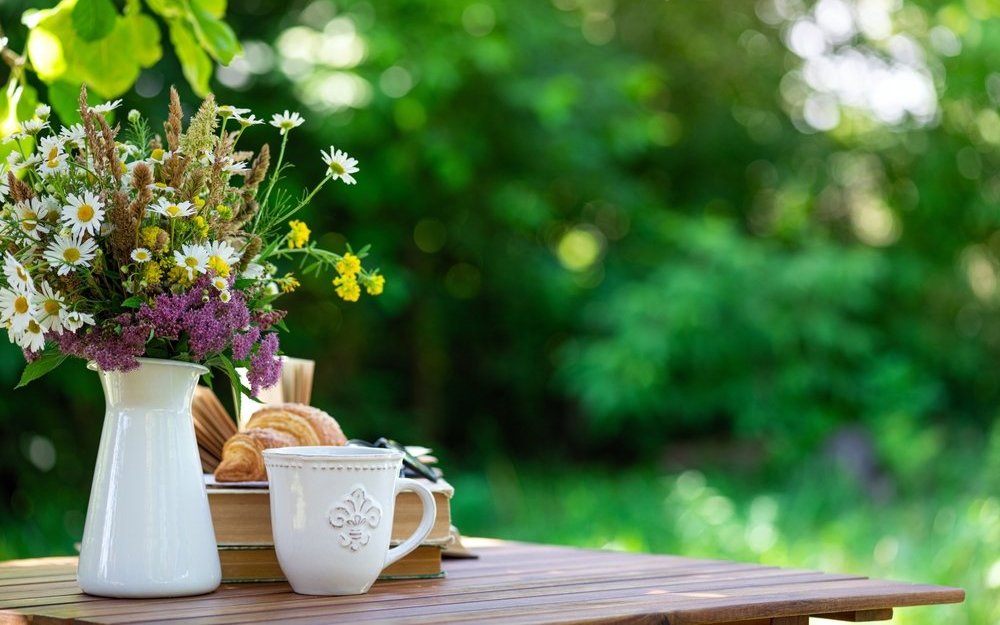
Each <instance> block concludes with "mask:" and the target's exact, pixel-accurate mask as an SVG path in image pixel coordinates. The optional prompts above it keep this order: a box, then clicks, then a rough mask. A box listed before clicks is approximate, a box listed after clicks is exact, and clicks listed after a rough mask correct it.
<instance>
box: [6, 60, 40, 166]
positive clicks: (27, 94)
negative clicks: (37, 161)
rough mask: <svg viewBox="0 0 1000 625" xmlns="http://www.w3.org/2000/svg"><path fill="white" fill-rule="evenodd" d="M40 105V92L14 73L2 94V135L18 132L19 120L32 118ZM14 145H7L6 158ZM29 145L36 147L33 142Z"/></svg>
mask: <svg viewBox="0 0 1000 625" xmlns="http://www.w3.org/2000/svg"><path fill="white" fill-rule="evenodd" d="M36 106H38V94H37V93H36V92H35V90H34V88H32V87H31V86H30V85H25V84H22V83H21V81H19V80H18V79H17V78H16V77H15V76H14V75H11V77H10V79H9V80H8V81H7V84H6V86H5V87H4V90H3V93H2V94H0V137H6V136H7V135H10V134H12V133H14V132H17V129H18V127H19V122H20V121H22V120H25V119H31V117H32V116H33V115H34V114H35V107H36ZM14 147H16V146H15V145H14V144H13V143H10V144H7V145H5V148H4V149H6V152H5V153H4V154H3V156H4V158H6V156H7V154H9V153H10V152H11V151H12V150H13V149H14ZM29 147H32V148H33V147H34V143H33V142H32V143H31V144H30V146H29Z"/></svg>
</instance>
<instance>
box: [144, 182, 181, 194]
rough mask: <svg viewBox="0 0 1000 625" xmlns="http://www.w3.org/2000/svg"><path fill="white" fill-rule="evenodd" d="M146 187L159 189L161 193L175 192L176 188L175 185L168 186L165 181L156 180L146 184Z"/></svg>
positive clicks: (154, 189)
mask: <svg viewBox="0 0 1000 625" xmlns="http://www.w3.org/2000/svg"><path fill="white" fill-rule="evenodd" d="M146 188H147V189H149V190H150V191H157V192H159V193H173V192H174V191H175V190H176V189H174V188H173V187H171V186H168V185H167V183H165V182H154V183H152V184H148V185H146Z"/></svg>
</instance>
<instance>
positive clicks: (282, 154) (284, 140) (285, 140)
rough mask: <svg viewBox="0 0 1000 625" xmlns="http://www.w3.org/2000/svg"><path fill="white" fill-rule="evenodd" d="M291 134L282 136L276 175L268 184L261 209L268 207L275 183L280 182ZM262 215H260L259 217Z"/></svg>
mask: <svg viewBox="0 0 1000 625" xmlns="http://www.w3.org/2000/svg"><path fill="white" fill-rule="evenodd" d="M289 134H290V133H287V132H286V133H285V134H284V135H282V136H281V149H280V150H278V164H277V165H275V166H274V173H273V174H271V180H270V181H269V182H268V184H267V191H265V192H264V199H263V200H262V201H261V203H260V205H261V207H264V206H267V200H268V198H270V197H271V189H273V188H274V185H275V183H277V182H278V174H279V173H280V172H281V164H282V163H283V162H284V160H285V145H287V144H288V135H289ZM259 214H260V213H258V215H259Z"/></svg>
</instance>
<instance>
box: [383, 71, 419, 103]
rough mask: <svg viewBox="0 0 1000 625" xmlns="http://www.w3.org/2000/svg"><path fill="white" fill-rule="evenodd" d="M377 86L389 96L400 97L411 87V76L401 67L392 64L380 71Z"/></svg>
mask: <svg viewBox="0 0 1000 625" xmlns="http://www.w3.org/2000/svg"><path fill="white" fill-rule="evenodd" d="M378 86H379V88H380V89H382V93H384V94H386V95H387V96H389V97H390V98H401V97H403V96H404V95H406V94H407V93H409V92H410V89H412V88H413V77H412V76H411V75H410V72H408V71H406V70H405V69H403V68H402V67H400V66H398V65H393V66H392V67H390V68H389V69H387V70H385V71H384V72H382V76H381V77H379V80H378Z"/></svg>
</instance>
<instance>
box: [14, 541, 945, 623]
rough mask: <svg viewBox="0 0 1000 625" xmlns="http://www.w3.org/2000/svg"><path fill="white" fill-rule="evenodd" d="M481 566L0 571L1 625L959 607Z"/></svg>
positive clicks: (590, 570) (40, 565)
mask: <svg viewBox="0 0 1000 625" xmlns="http://www.w3.org/2000/svg"><path fill="white" fill-rule="evenodd" d="M469 542H470V543H471V546H472V547H473V549H474V550H475V551H476V552H478V553H479V554H480V555H481V558H480V559H478V560H447V561H446V562H445V570H446V571H447V577H446V578H445V579H438V580H421V581H417V580H414V581H393V582H379V583H377V584H376V585H375V586H374V587H373V588H372V590H371V592H369V593H368V594H367V595H362V596H356V597H306V596H302V595H296V594H294V593H292V592H291V591H290V589H289V587H288V585H287V584H284V583H269V584H227V585H225V586H223V587H222V588H220V589H219V590H217V591H216V592H214V593H212V594H209V595H203V596H200V597H188V598H181V599H158V600H122V599H118V600H115V599H101V598H98V597H91V596H88V595H84V594H81V593H80V591H79V588H78V587H77V585H76V581H75V578H74V574H75V568H76V560H75V558H43V559H39V560H20V561H13V562H6V563H0V624H3V625H12V624H15V623H18V624H19V623H70V622H73V623H149V622H152V621H155V622H156V623H160V624H161V625H162V624H165V623H179V624H184V625H196V624H200V623H260V622H281V623H290V624H293V625H295V624H301V625H305V624H307V623H405V624H413V625H417V624H431V623H505V624H506V623H510V624H517V623H613V624H622V623H641V624H647V623H648V624H652V623H659V624H668V625H680V624H697V623H703V624H707V623H727V624H735V623H740V624H742V625H805V624H807V623H808V622H809V617H810V616H822V617H824V618H834V619H839V620H844V621H871V620H886V619H889V618H891V617H892V611H893V608H897V607H904V606H917V605H930V604H937V603H957V602H961V601H963V600H964V599H965V593H964V591H962V590H960V589H957V588H944V587H940V586H925V585H918V584H907V583H902V582H889V581H880V580H873V579H868V578H865V577H860V576H856V575H833V574H829V573H820V572H816V571H804V570H794V569H782V568H776V567H769V566H761V565H757V564H738V563H735V562H724V561H719V560H697V559H692V558H682V557H678V556H654V555H641V554H625V553H615V552H607V551H592V550H585V549H572V548H567V547H551V546H543V545H531V544H524V543H511V542H501V541H493V540H483V539H480V540H475V539H469Z"/></svg>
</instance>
